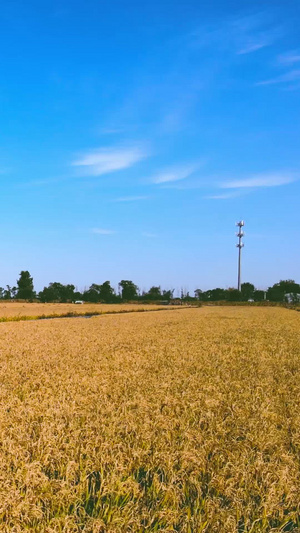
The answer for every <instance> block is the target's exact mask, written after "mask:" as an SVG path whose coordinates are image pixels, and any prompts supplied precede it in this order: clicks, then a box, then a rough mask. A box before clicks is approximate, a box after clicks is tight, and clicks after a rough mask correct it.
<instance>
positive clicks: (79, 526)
mask: <svg viewBox="0 0 300 533" xmlns="http://www.w3.org/2000/svg"><path fill="white" fill-rule="evenodd" d="M0 397H1V410H0V447H1V448H0V531H5V532H13V533H18V532H24V531H32V532H38V533H41V532H43V533H44V532H45V533H50V532H51V533H52V532H66V533H71V532H72V533H77V532H78V533H79V532H85V533H104V532H105V533H106V532H107V533H142V532H144V533H147V532H154V531H159V532H170V533H171V532H180V533H198V532H206V533H246V532H247V533H258V532H259V533H260V532H285V531H294V532H297V531H300V529H299V528H300V313H297V312H295V311H291V310H286V309H281V308H249V307H226V308H223V307H218V308H215V307H203V308H199V309H180V310H173V311H172V312H170V311H169V310H165V311H161V312H159V313H132V314H123V315H103V316H101V317H93V318H90V319H84V318H73V319H72V318H70V319H64V320H49V321H44V322H43V321H33V322H16V323H12V322H9V323H2V324H0Z"/></svg>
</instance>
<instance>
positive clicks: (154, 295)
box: [144, 286, 162, 300]
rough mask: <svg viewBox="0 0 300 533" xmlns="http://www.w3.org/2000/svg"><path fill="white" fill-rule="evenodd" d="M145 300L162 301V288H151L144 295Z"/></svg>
mask: <svg viewBox="0 0 300 533" xmlns="http://www.w3.org/2000/svg"><path fill="white" fill-rule="evenodd" d="M144 298H145V300H161V298H162V294H161V288H160V287H154V286H153V287H150V289H149V291H148V292H146V294H145V295H144Z"/></svg>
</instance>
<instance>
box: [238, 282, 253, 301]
mask: <svg viewBox="0 0 300 533" xmlns="http://www.w3.org/2000/svg"><path fill="white" fill-rule="evenodd" d="M254 291H255V287H254V285H253V284H252V283H242V286H241V293H242V299H243V300H245V301H247V300H250V299H251V300H252V299H253V297H254Z"/></svg>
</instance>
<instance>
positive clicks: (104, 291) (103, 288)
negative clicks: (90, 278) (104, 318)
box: [99, 281, 115, 303]
mask: <svg viewBox="0 0 300 533" xmlns="http://www.w3.org/2000/svg"><path fill="white" fill-rule="evenodd" d="M99 296H100V300H103V301H104V302H105V303H109V302H112V301H113V300H114V296H115V291H114V289H113V288H112V287H111V285H110V281H104V283H102V285H100V288H99Z"/></svg>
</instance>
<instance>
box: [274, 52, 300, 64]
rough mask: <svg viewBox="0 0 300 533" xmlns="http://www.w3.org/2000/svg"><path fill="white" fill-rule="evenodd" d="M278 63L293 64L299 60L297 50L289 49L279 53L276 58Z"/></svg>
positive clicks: (299, 55) (299, 54)
mask: <svg viewBox="0 0 300 533" xmlns="http://www.w3.org/2000/svg"><path fill="white" fill-rule="evenodd" d="M277 62H278V63H279V64H280V65H287V66H290V65H294V64H295V63H299V62H300V52H299V51H298V50H291V51H289V52H286V53H285V54H280V55H279V56H278V58H277Z"/></svg>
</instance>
